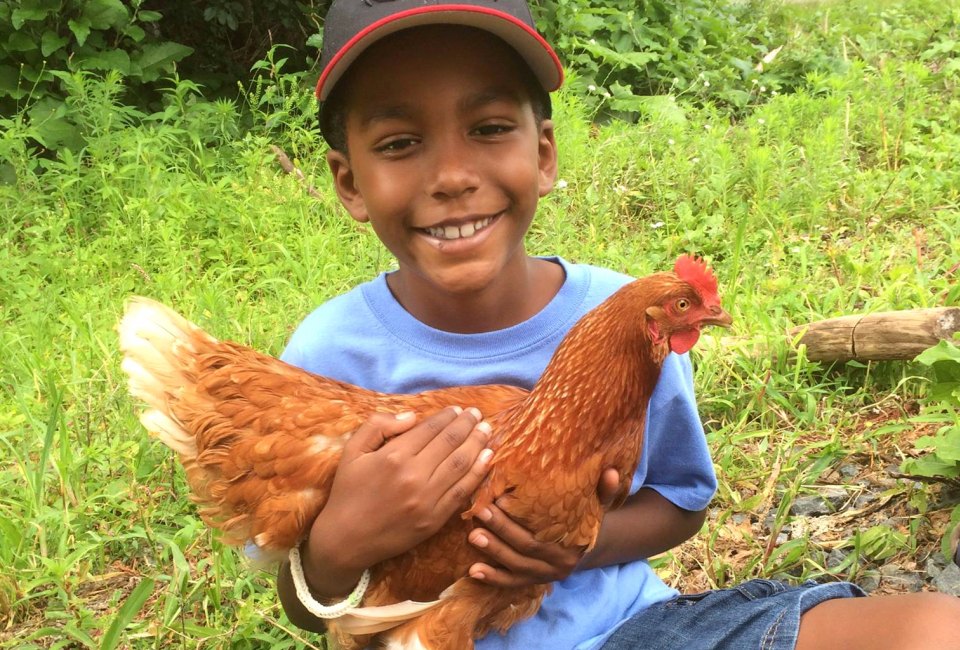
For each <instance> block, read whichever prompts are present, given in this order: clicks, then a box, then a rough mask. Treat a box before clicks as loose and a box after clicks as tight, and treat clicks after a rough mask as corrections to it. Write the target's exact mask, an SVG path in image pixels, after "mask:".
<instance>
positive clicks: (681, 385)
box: [633, 354, 717, 510]
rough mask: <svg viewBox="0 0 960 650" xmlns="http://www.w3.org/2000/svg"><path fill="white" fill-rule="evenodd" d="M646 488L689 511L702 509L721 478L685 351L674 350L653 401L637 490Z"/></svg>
mask: <svg viewBox="0 0 960 650" xmlns="http://www.w3.org/2000/svg"><path fill="white" fill-rule="evenodd" d="M640 487H648V488H651V489H654V490H656V491H657V492H659V493H660V494H661V495H663V496H664V497H665V498H667V499H668V500H669V501H671V502H672V503H674V504H675V505H677V506H679V507H680V508H683V509H685V510H702V509H703V508H706V507H707V505H708V504H709V503H710V499H711V498H712V497H713V494H714V492H716V489H717V476H716V472H715V471H714V468H713V461H712V460H711V458H710V450H709V448H708V447H707V440H706V436H705V435H704V432H703V425H702V424H701V422H700V415H699V414H698V412H697V404H696V400H695V398H694V392H693V369H692V366H691V364H690V359H689V357H688V356H687V355H682V356H681V355H676V354H670V355H668V356H667V358H666V360H665V361H664V364H663V370H662V371H661V374H660V380H659V381H658V382H657V386H656V388H655V389H654V393H653V397H652V398H651V400H650V411H649V414H648V417H647V430H646V436H645V442H644V452H643V457H642V459H641V462H640V465H639V466H638V468H637V473H636V474H635V475H634V486H633V488H634V490H636V489H639V488H640Z"/></svg>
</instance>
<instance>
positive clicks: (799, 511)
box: [790, 494, 830, 517]
mask: <svg viewBox="0 0 960 650" xmlns="http://www.w3.org/2000/svg"><path fill="white" fill-rule="evenodd" d="M829 512H830V508H828V507H827V503H826V501H824V500H823V499H822V498H821V497H820V496H818V495H815V494H814V495H810V496H804V497H797V498H796V499H795V500H794V502H793V505H791V506H790V514H791V515H794V516H797V517H817V516H819V515H825V514H827V513H829Z"/></svg>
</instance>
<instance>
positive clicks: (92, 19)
mask: <svg viewBox="0 0 960 650" xmlns="http://www.w3.org/2000/svg"><path fill="white" fill-rule="evenodd" d="M83 18H84V19H86V21H87V23H88V24H89V25H90V26H91V27H93V28H94V29H110V28H111V27H122V26H123V25H125V24H126V23H127V22H129V21H130V13H129V12H128V11H127V8H126V6H124V4H123V3H122V2H121V1H120V0H88V2H87V4H86V6H84V8H83Z"/></svg>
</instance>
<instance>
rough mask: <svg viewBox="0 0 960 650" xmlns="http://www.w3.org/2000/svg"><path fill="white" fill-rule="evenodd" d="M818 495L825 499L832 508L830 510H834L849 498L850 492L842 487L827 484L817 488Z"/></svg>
mask: <svg viewBox="0 0 960 650" xmlns="http://www.w3.org/2000/svg"><path fill="white" fill-rule="evenodd" d="M819 492H820V495H821V496H822V497H823V498H824V499H826V500H827V503H829V504H830V505H831V506H833V509H832V510H831V512H836V511H837V510H839V509H840V508H842V507H843V506H844V505H846V503H847V501H848V500H849V499H850V494H849V493H848V492H847V491H846V490H845V489H843V488H842V487H836V486H832V485H831V486H828V487H825V488H822V489H820V490H819Z"/></svg>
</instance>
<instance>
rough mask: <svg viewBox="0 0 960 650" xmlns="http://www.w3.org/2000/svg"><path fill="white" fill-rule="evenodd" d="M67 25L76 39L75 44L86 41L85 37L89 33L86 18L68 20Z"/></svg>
mask: <svg viewBox="0 0 960 650" xmlns="http://www.w3.org/2000/svg"><path fill="white" fill-rule="evenodd" d="M67 27H69V28H70V31H71V32H73V35H74V37H75V38H76V39H77V45H83V44H84V43H86V42H87V37H88V36H89V35H90V22H89V21H88V20H87V19H86V18H81V19H80V20H68V21H67Z"/></svg>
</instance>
